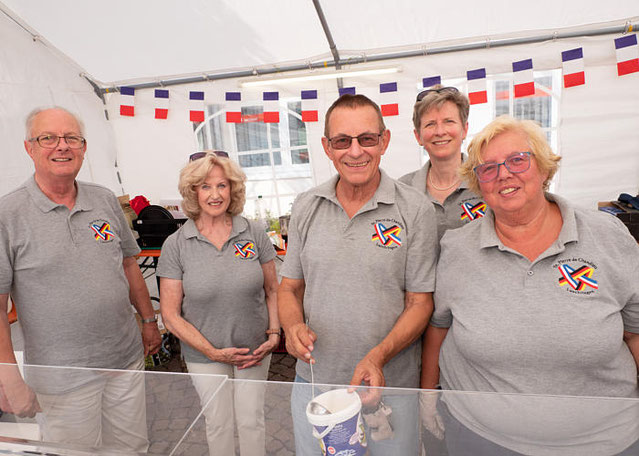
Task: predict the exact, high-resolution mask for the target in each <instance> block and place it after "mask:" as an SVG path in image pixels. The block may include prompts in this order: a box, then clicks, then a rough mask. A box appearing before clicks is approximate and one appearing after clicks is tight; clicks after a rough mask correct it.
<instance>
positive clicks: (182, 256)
mask: <svg viewBox="0 0 639 456" xmlns="http://www.w3.org/2000/svg"><path fill="white" fill-rule="evenodd" d="M274 258H275V249H274V248H273V245H272V244H271V241H270V240H269V239H268V236H267V235H266V232H265V231H264V229H262V228H260V227H259V226H258V224H257V223H255V222H253V221H250V222H249V221H248V220H247V219H245V218H244V217H240V216H234V217H233V227H232V230H231V235H230V236H229V239H228V240H227V241H226V242H225V243H224V245H223V246H222V249H221V250H218V249H217V247H215V246H214V245H213V244H211V242H210V241H209V240H208V239H207V238H206V237H205V236H203V235H202V234H201V233H200V232H199V230H198V229H197V227H196V225H195V222H194V221H193V220H187V222H186V223H185V224H184V225H183V226H182V227H181V228H180V229H179V230H177V231H176V232H175V233H173V234H172V235H171V236H169V238H168V239H167V240H166V242H165V243H164V245H163V246H162V254H161V256H160V261H159V263H158V268H157V275H158V276H160V277H167V278H169V279H176V280H181V281H182V287H183V290H184V299H183V301H182V316H183V317H184V319H186V320H187V321H188V322H189V323H191V324H192V325H193V326H195V328H196V329H197V330H198V331H199V332H200V333H201V334H202V335H203V336H204V337H205V338H206V339H207V340H208V341H209V342H211V344H212V345H213V346H214V347H215V348H227V347H238V348H249V349H251V350H255V349H256V348H257V347H259V346H260V345H261V344H262V343H264V341H266V330H267V329H268V309H267V307H266V298H265V294H264V273H263V272H262V264H264V263H268V262H269V261H271V260H273V259H274ZM181 345H182V353H183V355H184V359H185V360H186V361H188V362H192V363H206V362H211V360H210V359H209V358H207V357H206V356H204V355H203V354H202V353H200V352H199V351H197V350H195V349H193V348H192V347H191V346H190V345H188V344H185V343H183V344H181Z"/></svg>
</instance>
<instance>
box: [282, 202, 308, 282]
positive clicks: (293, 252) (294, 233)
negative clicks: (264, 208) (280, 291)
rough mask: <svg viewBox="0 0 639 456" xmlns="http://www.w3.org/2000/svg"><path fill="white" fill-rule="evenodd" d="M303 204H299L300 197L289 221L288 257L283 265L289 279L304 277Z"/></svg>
mask: <svg viewBox="0 0 639 456" xmlns="http://www.w3.org/2000/svg"><path fill="white" fill-rule="evenodd" d="M302 208H303V205H300V204H299V197H298V198H297V199H296V200H295V202H294V203H293V208H292V209H291V220H290V221H289V223H288V244H287V245H286V257H285V258H284V264H283V265H282V269H281V274H282V277H288V278H289V279H303V278H304V270H303V268H302V258H301V253H302V237H301V233H300V219H301V214H300V211H301V210H302Z"/></svg>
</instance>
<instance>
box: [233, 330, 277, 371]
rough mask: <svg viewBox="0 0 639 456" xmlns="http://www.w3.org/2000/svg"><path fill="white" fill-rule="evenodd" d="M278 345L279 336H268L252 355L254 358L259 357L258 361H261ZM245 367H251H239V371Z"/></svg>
mask: <svg viewBox="0 0 639 456" xmlns="http://www.w3.org/2000/svg"><path fill="white" fill-rule="evenodd" d="M279 344H280V336H279V334H269V336H268V339H267V340H266V342H264V343H263V344H262V345H260V346H259V347H257V348H256V349H255V350H254V351H253V354H254V355H255V356H259V358H260V361H261V360H262V359H264V357H266V356H267V355H268V354H269V353H272V352H273V350H275V349H276V348H277V346H278V345H279ZM247 367H251V366H240V369H245V368H247Z"/></svg>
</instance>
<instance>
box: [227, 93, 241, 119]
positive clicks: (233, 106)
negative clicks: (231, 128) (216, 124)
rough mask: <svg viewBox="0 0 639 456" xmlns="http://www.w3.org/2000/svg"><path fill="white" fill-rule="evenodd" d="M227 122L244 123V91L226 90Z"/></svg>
mask: <svg viewBox="0 0 639 456" xmlns="http://www.w3.org/2000/svg"><path fill="white" fill-rule="evenodd" d="M225 99H226V122H227V123H242V93H241V92H226V95H225Z"/></svg>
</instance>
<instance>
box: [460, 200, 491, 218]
mask: <svg viewBox="0 0 639 456" xmlns="http://www.w3.org/2000/svg"><path fill="white" fill-rule="evenodd" d="M461 208H462V210H463V212H462V214H461V219H462V220H469V221H470V220H475V219H478V218H481V217H483V216H484V214H485V213H486V203H484V202H483V201H480V202H479V203H477V204H475V205H474V206H473V205H472V204H470V203H462V205H461Z"/></svg>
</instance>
